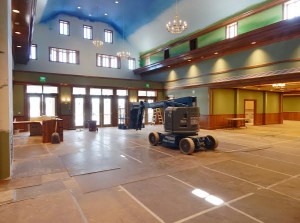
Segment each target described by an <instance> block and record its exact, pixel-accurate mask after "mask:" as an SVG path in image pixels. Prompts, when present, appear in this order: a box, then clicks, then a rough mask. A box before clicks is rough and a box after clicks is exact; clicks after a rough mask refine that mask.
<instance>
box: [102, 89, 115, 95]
mask: <svg viewBox="0 0 300 223" xmlns="http://www.w3.org/2000/svg"><path fill="white" fill-rule="evenodd" d="M113 94H114V90H113V89H102V95H113Z"/></svg>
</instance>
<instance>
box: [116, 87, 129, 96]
mask: <svg viewBox="0 0 300 223" xmlns="http://www.w3.org/2000/svg"><path fill="white" fill-rule="evenodd" d="M117 95H118V96H127V95H128V91H127V90H121V89H117Z"/></svg>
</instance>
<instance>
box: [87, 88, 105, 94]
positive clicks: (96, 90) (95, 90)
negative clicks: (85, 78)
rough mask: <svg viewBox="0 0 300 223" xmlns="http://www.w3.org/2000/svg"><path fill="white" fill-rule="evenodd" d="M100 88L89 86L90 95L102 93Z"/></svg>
mask: <svg viewBox="0 0 300 223" xmlns="http://www.w3.org/2000/svg"><path fill="white" fill-rule="evenodd" d="M101 91H102V89H101V88H90V95H102V93H101Z"/></svg>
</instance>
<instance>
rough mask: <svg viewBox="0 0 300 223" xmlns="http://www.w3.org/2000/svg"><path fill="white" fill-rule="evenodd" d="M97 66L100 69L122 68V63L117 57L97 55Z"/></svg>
mask: <svg viewBox="0 0 300 223" xmlns="http://www.w3.org/2000/svg"><path fill="white" fill-rule="evenodd" d="M97 66H98V67H109V68H120V67H121V61H120V58H119V57H117V56H111V55H105V54H97Z"/></svg>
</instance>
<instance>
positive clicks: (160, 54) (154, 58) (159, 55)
mask: <svg viewBox="0 0 300 223" xmlns="http://www.w3.org/2000/svg"><path fill="white" fill-rule="evenodd" d="M162 60H164V51H160V52H158V53H156V54H153V55H151V56H150V63H151V64H152V63H156V62H159V61H162Z"/></svg>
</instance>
